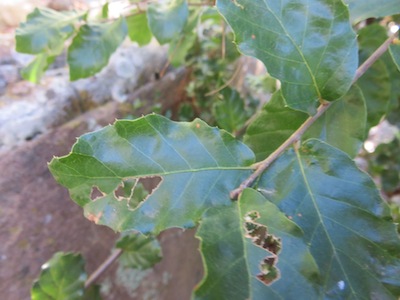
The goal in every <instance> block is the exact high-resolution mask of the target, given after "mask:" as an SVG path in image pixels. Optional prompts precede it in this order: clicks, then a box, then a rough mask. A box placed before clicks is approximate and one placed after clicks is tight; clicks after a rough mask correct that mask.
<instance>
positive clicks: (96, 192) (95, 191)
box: [90, 185, 104, 201]
mask: <svg viewBox="0 0 400 300" xmlns="http://www.w3.org/2000/svg"><path fill="white" fill-rule="evenodd" d="M103 196H104V193H103V192H102V191H100V189H99V187H98V186H95V185H94V186H92V191H91V193H90V199H92V201H96V200H97V199H98V198H101V197H103Z"/></svg>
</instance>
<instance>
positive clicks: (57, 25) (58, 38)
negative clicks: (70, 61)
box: [15, 8, 80, 55]
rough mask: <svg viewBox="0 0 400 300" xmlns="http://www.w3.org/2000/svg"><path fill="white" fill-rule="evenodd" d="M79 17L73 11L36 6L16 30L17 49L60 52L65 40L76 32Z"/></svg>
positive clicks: (25, 51) (31, 51) (26, 51)
mask: <svg viewBox="0 0 400 300" xmlns="http://www.w3.org/2000/svg"><path fill="white" fill-rule="evenodd" d="M79 17H80V15H79V14H77V13H76V12H73V11H72V12H68V11H64V12H58V11H55V10H51V9H48V8H41V9H38V8H36V9H35V10H34V11H33V12H32V13H30V14H29V15H28V18H27V21H26V22H25V23H21V25H20V26H19V27H18V28H17V30H16V35H15V38H16V49H17V51H18V52H23V53H29V54H39V53H41V52H44V53H47V54H49V55H58V54H60V52H61V50H62V49H63V46H64V42H65V40H66V39H68V38H69V37H70V36H71V35H72V34H73V33H74V30H75V29H74V23H75V22H76V21H77V20H78V19H79Z"/></svg>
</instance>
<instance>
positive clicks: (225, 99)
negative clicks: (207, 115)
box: [212, 87, 247, 132]
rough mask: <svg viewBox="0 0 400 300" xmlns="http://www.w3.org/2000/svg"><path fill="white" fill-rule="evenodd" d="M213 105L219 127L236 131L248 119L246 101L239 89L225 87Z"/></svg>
mask: <svg viewBox="0 0 400 300" xmlns="http://www.w3.org/2000/svg"><path fill="white" fill-rule="evenodd" d="M218 96H219V98H220V99H217V100H216V101H215V102H214V103H213V106H212V112H213V115H214V117H215V120H216V121H217V124H218V126H219V127H221V128H223V129H225V130H227V131H229V132H235V131H236V130H238V129H240V128H241V127H242V126H243V125H244V123H245V122H246V120H247V114H246V110H245V103H244V100H243V99H242V97H241V96H240V94H239V93H238V91H236V90H234V89H231V88H229V87H227V88H224V89H223V90H222V91H221V92H220V93H219V94H218Z"/></svg>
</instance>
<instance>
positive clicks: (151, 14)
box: [147, 0, 189, 44]
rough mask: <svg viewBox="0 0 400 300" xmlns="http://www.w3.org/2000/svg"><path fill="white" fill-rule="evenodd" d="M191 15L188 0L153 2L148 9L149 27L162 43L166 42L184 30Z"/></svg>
mask: <svg viewBox="0 0 400 300" xmlns="http://www.w3.org/2000/svg"><path fill="white" fill-rule="evenodd" d="M188 16H189V8H188V5H187V2H186V0H171V1H170V2H169V3H151V4H150V5H149V7H148V9H147V17H148V19H149V27H150V29H151V32H152V33H153V35H154V36H155V37H156V39H157V41H158V42H159V43H160V44H166V43H168V42H170V41H171V40H172V39H173V38H175V37H176V36H177V35H178V34H179V33H181V32H182V30H183V28H184V26H185V24H186V21H187V19H188Z"/></svg>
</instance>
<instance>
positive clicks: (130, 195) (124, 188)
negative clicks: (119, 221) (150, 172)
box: [114, 176, 162, 209]
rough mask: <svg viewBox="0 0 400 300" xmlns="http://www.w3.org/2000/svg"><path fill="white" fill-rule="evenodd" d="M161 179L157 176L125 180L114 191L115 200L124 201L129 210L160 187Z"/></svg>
mask: <svg viewBox="0 0 400 300" xmlns="http://www.w3.org/2000/svg"><path fill="white" fill-rule="evenodd" d="M161 181H162V178H161V177H159V176H154V177H145V178H127V179H124V180H123V182H122V184H121V185H120V186H118V188H117V189H116V190H115V191H114V195H115V198H117V199H118V200H120V201H121V200H126V201H127V202H128V205H129V207H130V208H132V209H133V208H135V207H137V206H138V205H139V203H141V202H142V201H144V200H146V198H147V197H149V195H150V194H152V193H153V191H154V190H155V189H156V188H157V187H158V186H159V185H160V183H161Z"/></svg>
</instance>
